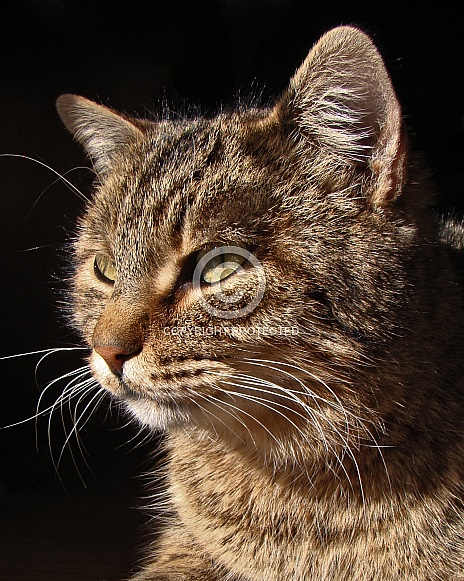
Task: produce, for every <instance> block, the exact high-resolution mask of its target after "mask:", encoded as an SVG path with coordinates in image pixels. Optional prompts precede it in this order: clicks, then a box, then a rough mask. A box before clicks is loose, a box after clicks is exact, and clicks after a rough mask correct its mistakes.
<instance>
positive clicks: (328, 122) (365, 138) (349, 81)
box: [276, 26, 406, 205]
mask: <svg viewBox="0 0 464 581" xmlns="http://www.w3.org/2000/svg"><path fill="white" fill-rule="evenodd" d="M276 112H277V115H278V116H279V119H280V122H281V123H285V125H289V127H290V128H291V129H292V131H293V132H294V133H295V132H296V135H297V136H299V137H300V138H301V137H303V140H309V142H310V143H312V144H315V145H316V147H320V148H322V149H323V150H326V151H327V154H328V155H330V156H332V157H333V158H334V161H335V163H336V164H337V162H341V163H344V164H346V163H349V164H354V165H356V166H360V167H362V168H367V170H368V171H369V172H371V175H372V176H373V177H374V179H375V182H376V184H375V194H374V200H373V202H374V203H375V204H380V205H383V204H385V203H388V202H389V201H391V200H393V199H395V198H396V197H397V196H398V195H399V193H400V191H401V187H402V182H403V172H404V165H405V150H406V147H405V141H406V138H405V135H404V134H403V120H402V115H401V108H400V105H399V103H398V100H397V98H396V95H395V92H394V89H393V86H392V83H391V80H390V77H389V76H388V73H387V70H386V68H385V65H384V63H383V60H382V57H381V56H380V54H379V52H378V51H377V49H376V47H375V46H374V44H373V43H372V41H371V39H370V38H369V37H368V36H367V35H366V34H364V33H363V32H361V31H360V30H358V29H356V28H352V27H348V26H343V27H339V28H335V29H334V30H332V31H330V32H328V33H327V34H325V35H324V36H323V37H322V38H321V39H320V40H319V42H318V43H317V44H316V45H315V46H314V47H313V49H312V50H311V51H310V53H309V55H308V56H307V58H306V60H305V61H304V62H303V64H302V65H301V67H300V68H299V69H298V70H297V72H296V74H295V76H294V77H293V78H292V80H291V82H290V86H289V89H288V91H287V92H286V94H285V95H284V96H283V98H282V100H281V102H280V103H279V104H278V106H277V108H276Z"/></svg>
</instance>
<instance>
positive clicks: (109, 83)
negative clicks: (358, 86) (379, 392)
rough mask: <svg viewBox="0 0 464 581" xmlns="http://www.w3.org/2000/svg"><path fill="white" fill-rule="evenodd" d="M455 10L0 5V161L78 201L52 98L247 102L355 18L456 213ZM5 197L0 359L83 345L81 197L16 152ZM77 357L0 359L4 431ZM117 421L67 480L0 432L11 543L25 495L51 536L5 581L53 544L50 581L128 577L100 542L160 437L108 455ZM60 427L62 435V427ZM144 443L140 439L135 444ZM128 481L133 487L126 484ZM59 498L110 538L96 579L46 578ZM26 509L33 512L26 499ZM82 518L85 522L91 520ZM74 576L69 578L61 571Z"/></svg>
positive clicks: (460, 147)
mask: <svg viewBox="0 0 464 581" xmlns="http://www.w3.org/2000/svg"><path fill="white" fill-rule="evenodd" d="M459 15H460V11H459V4H456V5H453V4H446V3H435V4H434V5H432V6H426V5H425V4H420V3H418V4H416V5H414V4H412V3H410V4H407V5H406V4H404V3H403V5H402V6H396V5H395V4H393V3H389V4H387V3H382V8H380V7H378V6H376V3H366V4H362V3H353V4H351V5H350V3H347V2H345V3H341V4H340V5H338V4H334V3H331V2H322V3H321V2H318V3H317V4H316V3H313V2H310V1H301V0H256V1H253V0H248V1H245V0H217V1H214V2H213V1H204V2H200V1H191V2H179V1H176V0H173V1H163V0H160V1H153V2H121V1H113V2H98V1H96V2H88V3H85V2H73V1H70V0H61V1H60V0H44V1H40V0H36V1H29V2H26V1H18V2H14V3H9V4H3V5H2V9H1V21H0V22H1V25H0V26H1V32H0V48H1V52H0V55H1V67H0V81H1V82H0V129H1V131H0V153H1V154H15V155H19V156H28V157H31V158H33V159H34V160H37V161H39V162H41V163H44V164H46V165H48V166H50V167H51V168H53V170H55V171H57V172H59V173H61V174H65V175H66V177H67V178H68V179H69V180H70V181H71V182H72V183H73V184H74V185H75V186H76V187H77V188H79V189H80V190H81V191H83V192H84V193H85V194H87V195H88V193H89V191H90V184H91V177H92V173H91V172H90V171H89V170H88V169H85V168H84V166H87V167H89V163H88V162H87V161H86V160H85V158H84V155H83V153H82V152H81V151H80V149H79V147H78V146H77V145H76V144H75V143H74V142H73V141H72V138H71V136H70V135H69V134H68V133H67V132H66V130H65V129H64V128H63V127H62V125H61V122H60V120H59V119H58V116H57V115H56V112H55V108H54V102H55V100H56V97H57V96H58V95H60V94H61V93H65V92H73V93H78V94H82V95H85V96H87V97H89V98H91V99H94V100H97V101H99V102H103V103H106V104H108V105H111V106H112V107H115V108H117V109H121V110H124V111H126V112H128V113H135V114H137V115H144V114H145V113H146V112H147V111H157V110H159V108H160V103H161V102H163V101H165V102H167V103H168V104H169V106H170V107H171V108H173V109H178V108H180V107H182V105H183V103H184V102H187V103H190V104H193V105H195V106H200V107H201V108H202V109H203V110H205V111H206V112H211V111H214V110H215V109H217V108H218V106H219V105H220V104H221V103H227V104H230V103H231V102H234V100H236V99H237V98H239V97H240V95H242V96H248V95H250V93H253V94H255V95H259V94H262V98H263V99H264V100H265V101H267V100H269V99H272V98H273V97H276V96H277V95H279V93H280V92H281V91H283V90H284V88H285V87H286V84H287V82H288V80H289V78H290V76H291V75H292V73H293V72H294V70H295V69H296V68H297V66H298V65H299V64H300V63H301V61H302V60H303V59H304V57H305V56H306V54H307V52H308V50H309V48H310V47H311V45H312V44H313V42H315V41H316V40H317V39H318V38H319V36H320V35H321V34H322V33H323V32H324V31H326V30H328V29H330V28H332V27H334V26H336V25H339V24H356V25H358V26H360V27H361V28H363V29H364V30H366V31H367V32H369V33H370V34H371V35H372V36H373V37H374V40H375V42H376V43H377V45H378V46H379V48H380V50H381V52H382V54H383V56H384V58H385V61H386V63H387V67H388V69H389V71H390V74H391V76H392V78H393V82H394V85H395V87H396V90H397V93H398V96H399V98H400V101H401V102H402V104H403V108H404V113H405V115H406V119H407V123H408V125H409V127H410V132H411V141H412V143H413V144H414V145H415V147H416V148H418V149H419V150H421V151H422V152H423V154H424V157H425V159H426V161H427V163H428V165H429V167H430V168H431V169H432V173H433V177H434V179H435V181H436V182H437V184H438V185H439V191H440V198H439V203H440V205H441V206H442V207H443V208H455V211H456V212H458V213H462V211H463V210H464V194H463V188H462V185H463V183H464V169H463V165H464V164H463V162H464V59H463V57H464V50H463V40H462V29H461V22H460V16H459ZM75 168H77V169H75ZM67 172H69V173H67ZM0 195H1V198H0V200H1V201H0V204H1V211H0V220H1V232H0V235H1V244H0V260H1V269H0V273H1V292H2V301H1V303H0V304H1V307H0V308H1V319H0V325H1V334H2V346H1V352H0V356H1V355H3V356H8V355H13V354H18V353H24V352H29V351H35V350H40V349H48V348H52V347H65V346H72V345H76V344H78V338H77V337H74V336H73V335H72V334H70V332H69V331H68V330H67V328H66V325H65V322H64V319H63V317H62V313H61V310H62V309H61V307H60V306H59V300H60V294H59V293H60V292H62V289H63V288H64V287H65V284H64V283H63V279H64V271H63V265H64V262H65V261H64V259H63V256H62V252H61V250H60V249H62V247H63V245H64V244H65V243H66V241H67V240H69V238H70V236H72V231H73V224H74V221H75V219H76V216H77V215H78V214H79V212H80V211H81V210H82V202H81V200H80V199H79V197H78V196H76V195H75V194H74V193H73V192H72V191H71V190H70V189H69V188H67V187H66V186H65V185H64V184H63V183H62V182H60V181H57V180H56V175H54V174H53V173H52V171H50V170H49V169H46V168H45V167H43V166H41V165H39V164H38V163H36V162H33V161H30V160H28V159H26V158H24V157H0ZM81 357H82V355H79V354H78V355H75V354H72V353H71V352H64V353H61V354H54V355H51V356H50V357H49V358H47V359H46V360H45V361H44V362H43V363H42V364H41V365H40V366H39V369H38V371H37V373H36V370H35V366H36V364H37V362H38V360H39V356H28V357H21V358H17V359H9V360H6V361H0V370H1V375H0V377H1V385H0V426H6V425H9V424H13V423H16V422H21V421H22V420H24V419H26V418H28V417H29V416H31V415H33V414H34V413H35V409H36V404H37V400H38V397H39V393H40V390H41V389H43V388H44V386H45V385H46V384H47V382H48V381H50V380H52V379H54V378H55V377H58V376H59V375H61V374H64V373H66V372H68V371H71V370H73V369H75V368H77V367H78V366H80V365H81V364H82V362H81ZM65 385H66V382H65V381H64V382H60V383H58V384H57V385H56V386H55V388H51V389H50V390H49V391H50V398H49V399H45V401H44V404H43V406H42V408H43V407H46V406H47V405H50V404H51V403H52V402H53V401H54V399H56V397H57V395H58V393H59V391H60V390H62V389H63V388H64V386H65ZM84 407H85V406H84ZM81 409H83V408H82V407H81ZM64 415H65V416H66V415H68V416H69V413H68V412H66V413H65V414H64ZM117 415H118V414H116V413H114V409H113V408H110V409H109V410H108V406H107V405H103V406H101V408H100V409H99V411H97V412H96V413H94V414H93V415H92V417H91V418H90V420H89V421H88V423H87V424H86V426H85V428H84V429H83V430H82V439H83V442H84V444H85V446H86V449H87V453H86V454H85V457H86V461H87V462H88V464H89V466H90V469H91V470H90V469H89V467H87V465H86V463H85V461H84V459H83V455H82V454H81V453H80V451H79V449H78V448H77V446H76V443H75V439H74V438H72V444H71V446H70V447H67V448H66V451H65V453H64V456H63V459H62V462H61V465H60V468H59V471H58V472H59V477H60V478H61V481H60V478H59V477H57V475H56V474H55V471H54V469H53V464H52V462H51V458H50V447H49V442H48V416H47V417H45V418H42V419H41V420H40V421H39V423H38V445H37V447H38V449H39V452H37V450H36V441H35V427H34V422H33V421H31V422H26V423H25V424H21V425H19V426H16V427H12V428H9V429H3V430H0V495H1V497H0V499H1V504H0V507H4V509H3V513H2V515H3V516H4V517H5V519H4V524H5V527H6V528H5V529H4V530H5V533H4V534H5V536H6V537H8V539H9V541H8V542H9V543H13V544H14V542H15V540H14V539H17V543H18V547H19V546H20V545H21V543H22V544H23V545H24V543H26V546H27V542H28V541H27V537H28V534H29V533H28V531H30V530H31V529H30V528H29V524H26V522H27V516H26V517H24V516H21V514H19V513H18V516H17V519H19V521H20V520H21V518H23V519H24V527H22V528H21V526H20V525H18V526H15V525H13V524H12V523H13V522H14V519H13V517H12V510H13V509H12V508H11V507H16V506H17V505H16V504H15V502H16V501H17V499H21V502H23V501H24V499H33V503H32V504H33V506H40V505H41V503H42V502H47V503H48V504H47V505H46V506H47V508H46V510H44V511H43V512H42V513H39V512H38V513H37V515H39V516H37V515H36V518H37V520H38V524H37V530H39V529H40V530H42V529H41V527H42V528H43V530H44V531H46V532H44V533H43V534H44V537H43V547H42V548H41V549H40V551H39V553H38V555H39V556H38V557H37V556H36V558H35V560H34V562H33V563H31V564H24V563H22V562H20V561H21V560H18V559H19V558H17V557H15V556H14V555H16V554H18V555H19V554H20V553H21V554H23V553H22V552H21V551H19V549H17V553H15V550H14V547H13V549H11V551H10V550H9V549H8V551H7V549H4V555H3V558H4V559H7V560H8V567H9V568H8V567H7V566H6V565H5V564H4V565H3V566H2V563H1V561H0V581H1V580H2V579H4V578H5V579H7V578H8V579H31V581H32V580H36V581H37V580H38V579H39V578H41V577H40V574H39V573H31V572H30V571H32V570H33V569H34V567H36V566H37V562H38V561H40V559H41V556H40V555H42V556H43V555H44V554H46V553H47V551H48V552H49V553H50V552H51V553H52V554H54V557H53V558H51V560H50V563H51V564H49V565H47V567H48V569H47V574H46V575H47V576H45V577H44V578H46V579H54V578H57V579H65V578H66V579H67V580H68V581H69V580H71V579H74V578H75V579H76V580H77V579H84V578H85V579H86V581H89V580H90V579H93V578H94V579H103V578H106V579H110V578H112V579H113V578H114V579H117V578H118V575H122V574H123V573H124V571H127V567H128V566H129V565H128V564H127V563H129V562H130V561H131V560H132V559H133V557H132V555H131V551H132V548H131V547H132V546H133V544H134V543H132V545H131V547H126V553H127V555H125V556H124V558H123V559H122V560H121V563H119V561H118V560H117V559H116V560H115V559H114V558H113V557H114V555H112V554H111V552H112V551H113V552H114V550H115V549H114V547H115V546H118V545H117V543H116V542H113V541H111V542H110V541H109V540H108V542H107V543H106V544H107V547H106V548H104V545H105V540H104V539H109V538H111V534H113V535H117V532H116V533H115V532H114V530H113V529H114V528H116V529H117V527H118V524H119V525H121V527H122V528H125V529H126V530H129V529H130V527H129V524H128V521H124V519H126V518H128V519H129V520H130V519H131V518H132V517H131V514H132V513H127V514H129V516H127V514H126V513H124V514H125V515H126V516H124V518H123V522H122V523H121V522H120V521H119V520H118V517H117V515H118V513H117V510H118V506H117V503H118V502H119V504H120V505H121V506H123V507H124V506H126V505H127V504H129V503H130V500H129V499H130V498H131V495H132V493H133V489H134V488H135V489H136V488H137V487H138V486H139V485H138V484H137V483H136V481H134V479H133V478H131V476H132V475H133V474H136V473H137V472H138V471H139V470H140V469H141V468H140V467H141V466H144V456H145V455H146V454H147V453H148V450H149V449H150V448H151V447H154V444H153V443H151V444H150V443H149V444H145V445H144V446H141V447H138V448H137V449H136V450H135V451H134V450H132V448H133V447H134V444H133V443H132V444H130V445H126V446H124V445H123V446H122V447H121V448H118V446H120V445H121V444H123V442H124V441H126V440H128V439H130V438H132V437H133V436H134V435H136V433H137V430H135V429H134V428H121V429H118V430H116V429H115V428H117V427H118V426H120V425H122V424H124V421H123V420H118V418H117ZM66 421H67V420H66ZM66 429H67V430H68V431H69V429H70V427H69V423H67V424H66ZM142 438H143V435H142V436H138V437H136V440H135V441H136V442H140V441H141V440H142ZM65 440H66V436H65V435H64V430H63V427H62V417H61V413H60V412H59V411H57V412H56V413H55V414H53V416H52V420H51V441H52V445H51V449H52V451H53V454H54V455H55V458H56V457H58V456H59V455H60V451H61V448H62V446H63V443H64V442H65ZM71 452H72V453H71ZM72 455H74V456H75V460H76V464H77V467H78V469H77V468H76V467H75V466H74V462H73V458H72ZM79 472H80V475H79ZM92 473H93V474H92ZM82 481H84V482H85V486H86V487H87V488H85V487H84V484H83V482H82ZM127 482H129V483H130V484H129V485H127V484H123V483H127ZM134 482H135V484H134ZM127 486H128V487H129V488H127ZM108 490H110V492H111V494H107V492H108ZM103 497H106V498H107V499H108V498H111V503H110V505H109V506H110V512H111V514H113V517H112V518H114V519H116V521H115V522H113V521H112V520H111V518H110V519H109V520H106V521H105V518H104V517H103V516H101V518H100V516H98V511H97V512H95V510H94V508H95V507H94V504H92V502H93V501H92V499H95V498H97V499H101V498H103ZM113 497H114V498H116V500H114V498H113ZM44 498H46V499H47V500H46V501H43V499H44ZM63 498H66V499H67V500H66V503H68V504H66V507H67V508H63V507H61V508H60V511H62V512H61V513H60V514H61V515H64V516H63V518H62V519H61V520H60V518H59V517H57V519H58V521H59V522H62V521H63V519H64V521H65V522H66V523H67V524H63V526H64V527H65V529H66V526H68V527H69V528H74V529H75V527H76V523H75V521H73V519H74V518H76V514H75V513H72V512H69V510H70V508H69V506H71V505H73V503H74V506H75V505H76V503H79V502H81V501H82V499H84V502H86V503H87V504H86V505H85V506H86V508H82V514H81V513H80V512H79V511H81V508H79V511H78V512H79V514H77V518H78V519H80V518H82V519H84V520H85V519H86V518H88V519H92V518H94V519H95V518H96V520H97V521H98V523H99V526H101V528H102V530H103V531H104V532H102V533H101V536H100V537H98V539H99V540H98V543H100V547H101V546H103V548H102V549H101V550H102V555H103V556H102V558H101V559H100V564H99V567H97V566H96V567H95V570H94V572H93V573H89V572H88V571H87V572H86V573H85V575H84V573H83V569H82V568H80V567H79V566H78V565H76V564H75V563H77V562H78V558H79V557H78V555H77V553H76V554H73V555H74V556H73V557H72V559H74V561H72V559H71V558H70V561H69V568H68V572H67V574H66V575H65V574H63V576H60V575H61V574H59V573H56V577H55V576H54V575H55V573H54V572H53V571H51V569H50V567H53V566H54V564H55V563H61V565H60V566H64V567H65V569H66V563H67V557H66V555H61V556H60V555H59V554H58V553H57V552H56V551H58V549H57V547H58V546H59V542H58V541H56V539H55V538H54V537H56V536H59V534H61V536H62V537H63V538H67V537H66V533H58V532H57V528H59V527H58V525H57V522H58V521H57V520H53V519H52V517H50V522H49V521H47V518H49V516H47V515H50V514H51V513H52V512H53V510H52V509H51V508H50V507H51V506H52V504H53V503H55V499H60V500H59V502H62V499H63ZM56 502H58V500H56ZM98 504H99V502H97V505H98ZM25 505H26V506H29V507H30V508H29V509H28V511H29V512H28V515H32V514H33V512H34V509H33V508H31V506H32V505H27V502H26V504H25ZM23 506H24V503H23ZM55 506H56V504H55ZM60 506H61V505H60ZM80 506H81V505H80V504H79V507H80ZM89 507H91V508H89ZM113 508H114V510H113ZM15 510H16V508H15ZM67 510H68V513H67V512H66V511H67ZM120 510H122V511H124V508H122V509H120ZM86 511H87V513H92V514H91V515H90V516H89V515H88V514H87V516H85V513H86ZM102 514H103V513H102ZM105 514H106V513H105ZM96 515H97V516H96ZM114 515H116V516H114ZM41 519H43V520H41ZM138 519H140V517H134V520H135V521H137V520H138ZM40 523H42V524H40ZM0 525H1V521H0ZM89 526H90V525H89ZM92 526H93V525H92ZM133 526H134V528H135V525H133ZM8 527H9V528H8ZM105 527H106V528H105ZM127 527H129V529H127ZM110 528H111V529H112V530H111V531H110V532H111V534H110V532H109V529H110ZM60 530H61V529H60ZM130 530H132V529H130ZM105 531H106V532H105ZM0 532H1V530H0ZM108 535H109V536H108ZM90 537H91V535H90ZM71 538H72V537H69V539H71ZM1 539H2V537H1V535H0V541H1ZM69 539H68V540H69ZM68 540H67V541H66V542H68ZM88 542H90V541H88ZM92 542H93V541H92ZM95 542H97V541H95ZM57 543H58V544H57ZM69 543H71V540H69ZM88 548H89V547H88V546H86V548H85V550H88ZM54 551H55V553H53V552H54ZM76 551H78V550H77V549H76ZM105 551H106V553H105ZM7 552H8V555H9V557H7V556H5V555H6V553H7ZM105 554H107V555H109V557H107V559H112V561H111V562H112V567H113V569H114V570H115V571H116V570H117V568H118V567H120V570H119V573H118V572H114V573H113V575H114V576H113V577H111V575H110V574H109V573H108V570H109V569H108V567H109V568H110V566H109V565H108V566H107V565H105V563H106V561H105V557H104V555H105ZM11 555H13V556H11ZM76 555H77V556H76ZM1 558H2V552H1V547H0V559H1ZM15 559H16V561H15ZM124 559H126V560H124ZM71 561H72V563H71ZM115 563H116V564H115ZM2 567H3V568H2ZM29 567H30V568H31V569H29ZM57 567H58V565H57ZM73 567H75V569H76V572H75V574H73V575H74V576H73V575H71V574H70V573H69V571H70V570H71V569H73ZM105 567H106V569H105ZM34 570H35V569H34ZM73 570H74V569H73ZM2 571H3V573H2ZM5 571H8V574H7V573H5ZM105 571H106V572H105ZM2 574H3V575H4V577H3V576H2ZM92 574H93V575H94V576H93V577H92ZM105 575H106V577H105Z"/></svg>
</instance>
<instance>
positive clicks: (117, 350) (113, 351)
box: [93, 345, 140, 376]
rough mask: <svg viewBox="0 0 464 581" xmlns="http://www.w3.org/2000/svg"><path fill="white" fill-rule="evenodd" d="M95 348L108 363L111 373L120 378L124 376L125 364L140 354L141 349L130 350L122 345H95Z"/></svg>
mask: <svg viewBox="0 0 464 581" xmlns="http://www.w3.org/2000/svg"><path fill="white" fill-rule="evenodd" d="M93 348H94V350H95V351H96V352H97V353H98V354H99V355H100V357H102V358H103V359H104V360H105V361H106V364H107V365H108V367H109V368H110V369H111V371H112V372H113V373H114V374H115V375H118V376H119V375H121V374H122V368H123V365H124V363H125V362H126V361H127V360H128V359H130V358H131V357H133V356H134V355H137V353H140V349H136V350H129V349H126V348H124V347H122V346H120V345H119V346H118V345H117V346H112V345H94V347H93Z"/></svg>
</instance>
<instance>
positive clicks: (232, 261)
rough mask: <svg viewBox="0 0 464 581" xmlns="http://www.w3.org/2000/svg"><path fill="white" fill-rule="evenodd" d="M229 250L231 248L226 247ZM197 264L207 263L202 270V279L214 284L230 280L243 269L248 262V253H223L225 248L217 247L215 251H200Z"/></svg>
mask: <svg viewBox="0 0 464 581" xmlns="http://www.w3.org/2000/svg"><path fill="white" fill-rule="evenodd" d="M224 248H225V249H229V248H230V247H224ZM196 260H197V264H198V263H200V261H201V262H202V263H203V262H205V264H204V266H203V267H202V269H201V278H202V280H203V282H206V283H208V284H213V283H215V282H219V281H222V280H225V279H226V278H229V276H231V275H232V274H235V273H236V272H237V271H238V270H240V269H241V267H242V264H243V263H244V262H245V260H246V253H243V256H242V254H237V253H232V252H223V248H221V247H215V248H213V249H211V248H210V249H204V250H200V251H199V252H198V253H197V255H196Z"/></svg>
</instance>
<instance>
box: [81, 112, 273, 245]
mask: <svg viewBox="0 0 464 581" xmlns="http://www.w3.org/2000/svg"><path fill="white" fill-rule="evenodd" d="M237 123H238V122H237V120H235V119H232V120H224V119H219V120H218V119H214V120H212V121H205V120H200V121H198V120H196V121H193V122H191V123H182V124H181V125H178V124H169V123H164V124H161V126H156V125H153V128H152V129H151V130H150V131H149V132H148V133H147V135H146V137H145V139H144V140H143V141H142V142H139V143H138V144H137V145H136V146H134V148H133V149H132V151H131V152H130V155H128V154H127V152H125V154H124V156H121V159H120V160H119V161H117V162H116V163H115V166H114V170H113V171H112V172H111V173H110V174H109V175H108V176H107V178H106V179H105V181H104V182H103V183H102V185H101V186H100V188H99V189H98V191H97V192H96V195H95V196H94V198H93V200H92V201H91V202H90V205H89V208H88V212H87V216H86V219H85V220H84V221H83V228H84V229H85V230H86V232H87V233H90V234H91V237H92V238H95V237H101V236H102V235H103V236H104V237H105V238H106V239H107V240H108V242H110V243H111V245H112V246H113V247H114V246H116V247H119V248H122V247H126V246H127V247H128V246H130V245H133V244H134V243H135V242H136V239H138V245H140V242H141V241H143V240H144V241H145V243H148V244H150V245H153V244H156V243H157V241H159V240H170V242H171V243H172V242H175V240H176V239H178V240H181V239H184V238H185V237H189V238H191V239H193V238H201V237H203V238H207V237H208V233H209V232H210V233H211V235H212V233H214V234H215V236H216V237H218V236H219V237H221V235H223V236H224V238H225V239H229V238H230V233H229V234H227V231H230V229H231V225H232V224H241V223H243V222H244V221H245V222H246V216H247V215H249V214H250V213H252V212H253V209H252V207H251V206H253V203H254V202H253V200H254V201H256V199H257V198H258V197H259V196H257V195H256V192H254V193H253V192H252V190H253V186H256V185H257V184H259V182H260V178H259V172H258V173H256V172H250V171H247V170H249V169H250V164H251V163H252V161H251V160H250V159H248V157H247V155H246V154H245V153H244V151H243V147H242V144H240V140H238V139H237V138H236V137H235V134H234V131H235V129H234V127H230V126H231V125H232V126H234V125H236V124H237ZM250 176H253V179H252V180H251V177H250ZM251 181H252V182H253V183H251ZM256 190H259V191H261V190H262V188H260V187H257V188H256ZM239 201H240V202H241V203H237V202H239ZM218 230H220V232H218ZM189 233H190V236H189ZM154 238H156V240H155V239H154ZM192 243H193V242H192Z"/></svg>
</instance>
